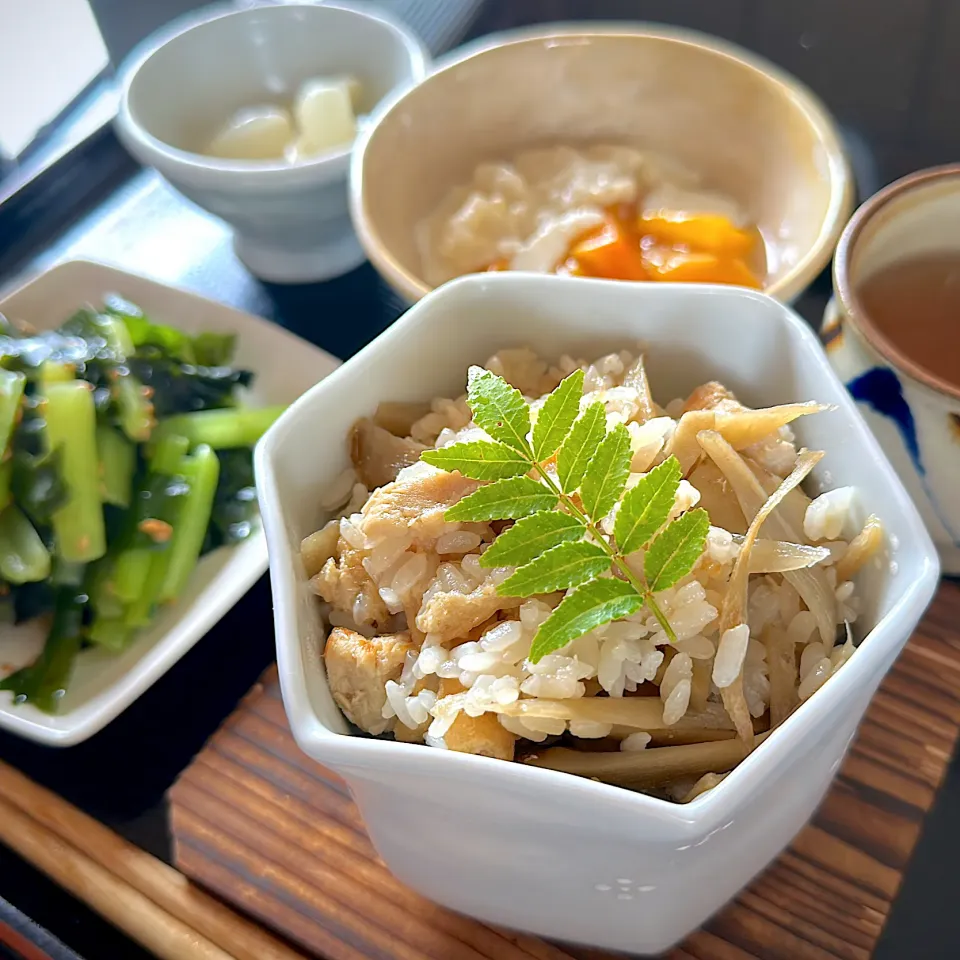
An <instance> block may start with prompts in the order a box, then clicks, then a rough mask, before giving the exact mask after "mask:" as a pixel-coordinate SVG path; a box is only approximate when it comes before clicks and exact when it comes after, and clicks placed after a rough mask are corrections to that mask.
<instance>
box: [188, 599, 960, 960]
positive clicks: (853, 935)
mask: <svg viewBox="0 0 960 960" xmlns="http://www.w3.org/2000/svg"><path fill="white" fill-rule="evenodd" d="M958 620H960V587H958V586H956V585H951V584H945V585H944V586H943V587H942V588H941V590H940V593H939V595H938V597H937V599H936V601H935V602H934V604H933V606H932V607H931V609H930V611H929V612H928V614H927V617H926V619H925V620H924V622H923V624H921V626H920V629H919V630H918V631H917V633H916V634H915V636H914V637H913V638H912V639H911V641H910V643H909V644H908V645H907V647H906V649H905V650H904V652H903V654H902V656H901V657H900V659H899V660H898V662H897V664H896V666H895V667H894V669H893V671H892V672H891V674H890V675H889V677H888V678H887V679H886V681H885V682H884V684H883V686H882V687H881V689H880V691H879V692H878V694H877V696H876V698H875V699H874V702H873V704H872V705H871V707H870V710H869V712H868V714H867V717H866V720H865V721H864V723H863V725H862V727H861V729H860V733H859V735H858V737H857V739H856V741H855V743H854V745H853V747H852V749H851V751H850V753H849V755H848V757H847V760H846V762H845V763H844V765H843V767H842V769H841V771H840V774H839V775H838V777H837V780H836V782H835V784H834V786H833V788H832V790H831V791H830V793H829V795H828V796H827V798H826V800H825V801H824V803H823V805H822V807H821V808H820V810H819V811H818V812H817V814H816V816H815V817H814V819H813V822H812V823H811V824H810V825H809V826H808V827H807V828H806V829H805V830H804V831H803V832H802V833H801V834H800V835H799V836H798V837H797V838H796V840H795V841H794V843H793V845H792V846H791V847H790V849H789V850H787V851H786V852H785V853H784V854H783V855H782V856H781V857H780V858H779V860H777V862H776V863H775V864H774V865H773V866H772V867H770V869H769V870H767V871H766V873H765V874H763V875H762V876H761V877H760V878H759V879H758V880H757V881H755V882H754V883H753V884H752V885H751V886H750V887H749V888H748V889H746V890H745V891H743V893H741V894H740V896H739V897H738V898H737V899H736V900H735V901H734V902H733V903H731V904H730V905H729V906H728V907H727V908H726V909H724V910H723V911H722V912H721V913H720V914H719V915H718V916H717V917H715V918H714V919H713V920H712V921H711V922H710V923H709V925H708V926H707V927H706V928H705V929H704V930H700V931H698V932H697V933H695V934H693V935H692V936H690V937H689V938H688V939H687V940H686V941H685V942H684V943H683V944H682V945H681V946H680V947H679V948H677V949H676V950H674V951H673V952H672V953H671V954H670V957H669V960H751V958H763V960H837V958H840V960H867V958H869V957H870V955H871V952H872V949H873V946H874V944H875V943H876V941H877V938H878V937H879V935H880V932H881V930H882V929H883V924H884V921H885V920H886V917H887V914H888V912H889V910H890V907H891V904H892V902H893V900H894V898H895V896H896V894H897V890H898V888H899V885H900V881H901V878H902V876H903V871H904V869H905V867H906V865H907V861H908V860H909V858H910V855H911V853H912V851H913V848H914V846H915V844H916V842H917V839H918V837H919V834H920V829H921V826H922V823H923V818H924V815H925V814H926V812H927V811H928V810H929V809H930V806H931V805H932V803H933V800H934V797H935V796H936V792H937V789H938V787H939V785H940V782H941V780H942V778H943V775H944V772H945V770H946V767H947V764H948V763H949V760H950V757H951V755H952V753H953V749H954V745H955V743H956V739H957V733H958V730H960V634H958V633H957V628H956V624H957V622H958ZM170 799H171V805H170V806H171V826H172V832H173V837H174V843H175V856H176V863H177V865H178V866H179V868H180V869H181V870H182V871H183V872H184V873H186V874H187V875H188V876H190V877H192V878H193V879H194V880H196V881H198V882H200V883H202V884H205V885H206V886H207V887H209V888H210V889H212V890H214V891H215V892H216V893H218V894H219V895H220V896H222V897H223V898H224V899H225V900H228V901H229V902H231V903H233V904H234V905H235V906H237V907H238V908H240V909H241V910H245V911H247V912H249V913H250V914H252V915H253V916H254V917H256V918H258V919H259V920H261V921H262V922H263V923H265V924H267V925H269V926H272V927H274V928H276V929H277V930H279V931H280V932H281V933H283V934H285V935H286V936H287V937H289V938H290V939H291V940H293V941H294V942H296V943H298V944H300V945H301V946H302V947H303V948H305V949H306V950H308V951H310V952H312V953H313V954H315V955H316V956H317V957H322V958H324V960H327V958H329V960H571V958H574V960H604V958H606V957H607V956H608V955H607V954H603V953H600V952H597V951H589V950H580V949H577V948H572V947H562V948H561V947H558V946H555V945H553V944H549V943H547V942H544V941H542V940H538V939H536V938H534V937H530V936H525V935H522V934H514V933H511V932H508V931H503V930H495V929H492V928H490V927H486V926H484V925H482V924H480V923H477V922H475V921H473V920H469V919H467V918H465V917H461V916H458V915H457V914H454V913H451V912H450V911H448V910H446V909H444V908H443V907H439V906H437V905H435V904H433V903H431V902H429V901H427V900H425V899H424V898H423V897H421V896H419V895H418V894H416V893H414V892H413V891H412V890H409V889H408V888H406V887H404V886H403V885H402V884H400V883H399V882H398V881H396V880H394V879H393V877H392V876H391V875H390V873H389V872H388V871H387V869H386V868H385V867H384V866H383V864H382V863H381V862H380V860H379V858H378V857H377V855H376V853H375V852H374V850H373V847H372V846H371V844H370V841H369V840H368V838H367V835H366V833H365V831H364V829H363V824H362V823H361V821H360V818H359V816H358V813H357V810H356V808H355V806H354V805H353V802H352V800H351V799H350V795H349V792H348V791H347V789H346V787H345V785H344V783H343V781H342V780H340V779H339V778H338V777H337V776H335V775H334V774H332V773H330V772H329V771H327V770H325V769H324V768H322V767H320V766H319V765H317V764H316V763H314V762H313V761H311V760H310V759H308V758H307V757H306V756H305V755H303V754H302V753H301V752H300V750H299V749H298V748H297V746H296V744H295V743H294V742H293V738H292V737H291V735H290V731H289V728H288V726H287V722H286V717H285V716H284V712H283V704H282V703H281V700H280V693H279V688H278V685H277V681H276V675H275V673H274V672H273V671H270V672H269V673H268V674H267V675H266V676H265V677H264V679H263V681H262V682H261V683H260V684H258V685H257V687H255V688H254V690H252V691H251V693H250V694H249V696H248V697H247V698H246V700H245V701H244V702H243V703H242V704H241V705H240V707H239V708H238V709H237V711H236V712H235V713H234V714H233V716H232V717H230V719H229V720H228V721H227V722H226V723H225V724H224V726H223V727H222V728H221V729H220V731H219V732H218V733H217V734H216V735H215V736H214V737H213V738H212V739H211V741H210V742H209V743H208V744H207V746H206V747H205V748H204V750H203V751H202V752H201V753H200V754H199V755H198V756H197V758H196V760H195V761H194V763H193V764H192V765H191V766H190V767H189V768H188V769H187V770H186V771H185V772H184V774H183V775H182V776H181V778H180V779H179V781H178V782H177V783H176V784H175V786H174V787H173V789H172V791H171V796H170Z"/></svg>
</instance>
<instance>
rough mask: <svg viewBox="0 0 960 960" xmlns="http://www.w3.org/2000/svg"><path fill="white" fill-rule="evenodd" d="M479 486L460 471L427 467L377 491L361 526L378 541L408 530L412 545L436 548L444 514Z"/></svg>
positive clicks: (364, 511) (368, 504)
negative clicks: (435, 542)
mask: <svg viewBox="0 0 960 960" xmlns="http://www.w3.org/2000/svg"><path fill="white" fill-rule="evenodd" d="M419 469H420V468H418V471H419ZM479 486H480V484H479V483H478V482H477V481H476V480H468V479H467V478H466V477H462V476H460V474H459V473H446V472H445V471H443V470H433V469H427V468H426V467H424V469H423V471H422V472H417V473H416V475H415V476H413V477H411V478H410V479H406V480H397V481H395V482H393V483H388V484H387V485H386V486H385V487H381V488H380V489H379V490H375V491H374V492H373V494H372V495H371V496H370V499H369V500H368V501H367V502H366V504H364V507H363V510H362V513H363V520H362V521H361V522H360V526H361V529H362V530H363V533H364V535H365V536H366V537H367V538H368V539H369V540H370V541H372V542H374V543H377V542H379V541H381V540H385V539H387V538H388V537H396V536H397V535H398V534H403V533H404V531H406V532H407V534H408V535H409V536H410V538H411V544H412V545H414V546H418V547H424V548H428V549H429V548H432V547H433V543H434V541H435V540H436V539H437V537H438V536H439V535H440V533H441V532H442V531H443V527H444V520H443V515H444V513H446V512H447V510H448V509H449V508H450V507H452V506H453V505H454V504H455V503H457V502H458V501H459V500H462V499H463V498H464V497H465V496H467V494H469V493H473V491H474V490H476V489H477V487H479Z"/></svg>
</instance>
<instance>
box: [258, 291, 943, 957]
mask: <svg viewBox="0 0 960 960" xmlns="http://www.w3.org/2000/svg"><path fill="white" fill-rule="evenodd" d="M637 341H642V342H643V343H644V344H645V345H646V346H647V347H648V348H649V354H648V356H649V364H648V369H649V371H650V377H651V380H652V385H653V390H654V394H655V395H656V396H658V397H662V398H670V397H674V396H681V395H684V394H685V393H686V392H687V391H689V390H690V389H691V388H692V387H693V386H695V385H696V384H699V383H702V382H704V381H706V380H709V379H714V378H716V379H718V380H720V381H722V382H723V383H725V384H727V385H729V386H730V387H731V388H733V389H734V390H735V391H736V392H737V394H738V396H739V397H741V399H742V400H743V401H744V402H745V403H747V404H750V405H753V406H760V405H765V404H774V403H784V402H788V401H795V400H808V399H811V398H816V399H818V400H821V401H824V402H826V403H831V404H835V405H836V406H837V408H838V409H837V410H836V411H834V412H832V413H829V414H822V415H820V416H817V417H804V418H803V419H802V420H801V421H798V425H797V428H796V430H797V434H798V437H799V441H800V442H801V443H803V444H805V445H808V446H810V447H813V448H816V449H823V450H826V451H827V456H826V458H825V460H824V461H823V469H822V470H821V471H820V472H819V473H817V474H815V480H816V482H818V483H823V482H827V474H828V473H829V483H830V485H831V486H833V485H837V486H839V485H846V484H852V485H854V486H856V487H857V488H858V490H859V500H860V504H861V506H862V507H863V509H864V511H868V512H873V513H876V514H878V515H879V516H880V517H882V518H883V521H884V524H885V525H886V528H887V531H888V534H889V538H890V543H891V544H896V547H895V549H894V551H893V554H894V556H895V565H894V563H893V562H888V563H882V564H877V565H875V566H871V567H870V568H869V569H868V570H865V571H864V572H863V575H862V576H861V577H860V578H859V588H860V590H861V592H862V595H863V613H862V617H861V620H859V621H858V623H857V630H858V634H860V635H862V634H863V633H866V636H865V638H864V639H863V641H862V643H861V645H860V648H859V649H858V650H857V652H856V653H855V654H854V656H853V658H852V659H851V660H850V662H849V663H848V664H847V666H846V667H844V669H843V670H841V671H840V672H839V673H838V675H837V676H836V677H834V678H832V679H831V680H830V681H829V682H828V683H827V684H826V685H825V686H824V687H823V688H822V689H821V690H819V691H818V692H817V693H816V694H814V696H813V697H812V698H811V699H810V700H809V701H808V702H806V703H805V704H803V705H802V706H801V707H800V709H799V710H798V711H797V712H796V713H794V714H793V715H792V716H791V717H790V718H789V719H788V720H787V721H786V722H785V723H784V724H783V725H782V726H780V727H779V728H778V729H777V730H775V731H774V732H773V734H772V735H771V736H770V738H769V739H768V740H767V741H766V742H765V743H763V744H762V745H761V746H760V747H759V748H758V749H757V750H756V751H755V752H754V753H753V754H751V756H750V757H748V758H747V759H746V760H745V761H744V762H743V763H742V764H740V766H739V767H737V768H736V769H735V770H734V771H733V772H732V773H731V774H730V776H729V777H727V778H726V779H725V780H724V781H723V782H722V783H721V784H720V785H719V786H718V787H716V788H715V789H714V790H712V791H710V792H709V793H707V794H705V795H703V796H702V797H700V798H698V799H697V800H695V801H694V802H693V803H691V804H687V805H678V804H671V803H667V802H666V801H663V800H658V799H655V798H653V797H650V796H646V795H644V794H640V793H631V792H629V791H627V790H624V789H621V788H619V787H614V786H608V785H606V784H602V783H596V782H594V781H591V780H587V779H582V778H579V777H575V776H570V775H567V774H564V773H558V772H555V771H551V770H544V769H537V768H533V767H528V766H524V765H522V764H519V763H506V762H503V761H500V760H493V759H488V758H486V757H478V756H471V755H468V754H463V753H452V752H448V751H445V750H437V749H431V748H428V747H423V746H415V745H411V744H403V743H394V742H389V741H385V740H378V739H371V738H366V737H355V736H349V735H347V728H346V725H345V723H344V720H343V718H342V716H341V714H340V711H339V710H338V709H337V706H336V704H335V703H334V702H333V699H332V698H331V696H330V692H329V689H328V687H327V681H326V678H325V675H324V670H323V662H322V658H321V647H322V641H323V636H324V628H323V624H322V623H321V619H320V615H319V610H318V604H317V602H316V597H315V596H313V594H312V593H311V591H310V590H309V588H308V586H307V582H306V577H305V575H304V571H303V567H302V565H301V562H300V558H299V552H298V545H299V542H300V538H301V537H302V536H304V535H306V534H308V533H310V532H311V531H313V530H315V529H316V528H317V526H318V523H319V522H320V520H321V516H320V514H319V512H318V507H317V501H318V492H319V491H320V490H322V489H323V488H324V487H325V485H327V484H328V483H330V482H331V481H332V480H333V479H334V478H335V477H336V476H337V474H338V473H339V472H340V471H341V470H343V468H344V467H345V466H346V465H347V462H348V461H347V446H346V439H345V438H346V436H347V431H348V429H349V427H350V425H351V423H352V422H353V421H354V420H355V419H356V418H357V417H360V416H366V415H369V414H371V413H372V412H373V410H374V409H375V407H376V406H377V403H378V402H379V401H381V400H387V399H390V400H422V399H426V398H430V397H434V396H447V397H449V396H457V395H459V394H460V393H462V391H463V383H464V374H465V371H466V368H467V365H468V364H470V363H478V362H479V363H483V362H484V360H485V359H486V358H487V357H488V356H490V355H491V354H492V353H493V352H494V351H496V350H497V349H499V348H501V347H507V346H519V345H523V344H530V345H531V346H533V348H534V349H536V350H538V351H539V352H541V353H542V354H543V355H544V356H546V357H552V358H556V357H558V356H559V355H560V354H561V353H564V352H567V353H570V354H572V355H573V356H581V355H585V356H590V357H595V356H598V355H600V354H602V353H603V352H604V351H606V350H611V349H616V348H619V347H625V346H626V347H629V346H631V345H634V344H636V343H637ZM256 469H257V480H258V489H259V492H260V503H261V511H262V515H263V522H264V527H265V529H266V532H267V543H268V546H269V550H270V566H271V580H272V584H273V598H274V609H275V618H276V628H277V650H278V661H279V667H280V680H281V684H282V689H283V699H284V703H285V705H286V710H287V715H288V717H289V718H290V723H291V726H292V729H293V732H294V735H295V736H296V739H297V742H298V743H299V744H300V746H301V747H302V749H303V750H304V751H305V752H306V753H308V754H309V755H310V756H311V757H313V758H315V759H316V760H318V761H320V762H321V763H323V764H325V765H326V766H329V767H330V768H332V769H333V770H335V771H337V772H338V773H339V774H341V775H342V776H343V777H344V778H345V779H346V781H347V782H348V783H349V785H350V789H351V790H352V791H353V794H354V796H355V797H356V800H357V803H358V804H359V807H360V810H361V812H362V814H363V817H364V819H365V821H366V826H367V828H368V829H369V831H370V835H371V837H372V838H373V842H374V844H375V845H376V847H377V850H378V851H379V852H380V854H381V855H382V856H383V858H384V860H385V861H386V862H387V864H388V866H389V867H390V869H391V870H392V871H393V872H394V873H395V874H396V875H397V876H398V877H399V878H400V879H401V880H402V881H404V882H405V883H408V884H409V885H410V886H412V887H414V888H415V889H417V890H419V891H420V892H421V893H423V894H425V895H426V896H428V897H430V898H432V899H434V900H437V901H439V902H440V903H442V904H444V905H446V906H448V907H451V908H453V909H454V910H458V911H460V912H462V913H466V914H470V915H472V916H474V917H477V918H479V919H481V920H484V921H487V922H489V923H495V924H502V925H505V926H509V927H516V928H519V929H523V930H528V931H531V932H534V933H537V934H540V935H543V936H547V937H551V938H556V939H560V940H566V941H576V942H580V943H585V944H590V945H594V946H598V947H604V948H606V949H612V950H624V951H628V952H631V953H648V952H649V953H653V952H659V951H661V950H664V949H666V948H667V947H669V946H670V945H671V944H673V943H675V942H676V941H677V940H679V939H680V938H681V937H682V936H684V935H685V934H686V933H688V932H689V931H691V930H692V929H694V928H695V927H697V926H698V925H699V924H701V923H702V922H703V921H704V920H705V919H706V918H707V917H708V916H709V915H710V914H711V913H713V912H714V911H715V910H716V909H717V908H718V907H720V906H721V905H722V904H723V903H724V902H725V901H726V900H728V899H729V898H730V897H732V896H733V895H734V894H735V893H736V892H737V890H739V889H740V887H742V886H743V885H744V884H745V883H747V882H748V881H749V880H750V879H751V878H752V877H753V876H754V875H755V874H756V873H758V872H759V871H760V870H761V869H762V868H763V867H764V866H766V865H767V864H768V863H769V862H770V861H771V860H772V859H773V857H775V856H776V854H777V853H778V852H779V851H780V850H781V849H782V848H783V847H784V846H785V845H786V844H787V843H788V842H789V841H790V840H791V838H792V837H793V836H794V835H795V834H796V833H797V831H798V830H799V829H800V827H801V826H802V825H803V824H804V822H805V821H806V820H807V819H808V818H809V816H810V815H811V813H812V812H813V810H814V809H815V807H816V806H817V804H818V803H819V801H820V799H821V797H822V796H823V794H824V792H825V790H826V789H827V786H828V785H829V783H830V780H831V778H832V777H833V775H834V773H835V772H836V770H837V767H838V766H839V765H840V761H841V759H842V758H843V754H844V751H845V750H846V748H847V746H848V744H849V743H850V741H851V739H852V737H853V734H854V731H855V730H856V727H857V725H858V723H859V722H860V720H861V718H862V716H863V713H864V711H865V710H866V707H867V704H868V702H869V700H870V698H871V696H872V694H873V692H874V690H875V689H876V687H877V685H878V684H879V682H880V680H881V678H882V677H883V675H884V673H886V671H887V670H888V669H889V668H890V666H891V664H892V663H893V661H894V659H895V658H896V656H897V654H898V653H899V651H900V649H901V647H903V645H904V643H906V641H907V638H908V637H909V636H910V633H911V631H912V630H913V628H914V627H915V626H916V623H917V621H918V619H919V618H920V615H921V613H922V611H923V609H924V608H925V607H926V605H927V603H928V602H929V601H930V599H931V597H932V595H933V592H934V590H935V588H936V584H937V576H938V568H937V556H936V553H935V551H934V548H933V545H932V543H931V541H930V537H929V536H928V535H927V533H926V530H925V529H924V526H923V523H922V522H921V520H920V517H919V516H918V514H917V511H916V509H915V507H914V506H913V504H912V503H911V501H910V499H909V497H908V496H907V494H906V492H905V491H904V489H903V487H902V486H901V484H900V481H899V480H898V479H897V477H896V475H895V474H894V473H893V470H892V469H891V467H890V465H889V464H888V463H887V461H886V459H885V458H884V456H883V453H882V452H881V451H880V448H879V446H878V445H877V442H876V440H875V439H874V438H873V435H872V434H871V433H870V431H869V430H868V429H867V427H866V426H865V424H864V422H863V420H862V418H861V417H860V415H859V413H858V412H857V410H856V407H855V406H854V404H853V402H852V401H851V399H850V397H849V396H848V394H847V393H846V391H845V390H844V389H843V386H842V384H841V383H840V381H839V380H838V379H837V377H836V375H835V374H834V373H833V370H832V369H831V367H830V364H829V363H828V362H827V359H826V357H825V356H824V353H823V350H822V349H821V347H820V345H819V343H818V342H817V339H816V337H815V336H814V334H813V332H812V331H811V330H810V328H809V327H808V326H807V325H806V324H805V323H804V322H803V321H802V320H801V319H800V318H799V317H798V316H797V315H796V314H795V313H793V312H792V311H791V310H790V309H789V308H788V307H785V306H784V305H782V304H780V303H778V302H777V301H775V300H773V299H771V298H770V297H767V296H765V295H763V294H759V293H753V292H750V291H747V290H741V289H735V288H732V287H723V288H721V287H711V286H697V285H687V286H682V285H671V284H653V283H651V284H627V283H616V282H608V281H602V280H582V279H564V278H559V277H541V276H532V275H521V274H515V275H510V274H496V275H490V274H487V275H477V276H472V277H465V278H463V279H460V280H456V281H453V282H452V283H449V284H447V285H445V286H443V287H441V288H439V289H438V290H436V291H435V292H433V293H430V294H427V296H426V297H424V298H423V300H421V301H420V302H419V303H418V304H417V305H416V306H414V307H413V308H412V309H411V310H410V311H409V312H408V313H407V314H406V315H405V316H404V317H402V318H401V319H400V320H399V321H398V322H397V323H396V324H394V326H393V327H391V328H390V330H388V331H387V332H386V333H384V334H383V335H382V336H380V337H379V338H378V339H377V340H375V341H374V342H373V343H372V344H371V345H370V346H368V347H367V348H366V349H365V350H363V351H361V352H360V353H359V354H357V356H355V357H354V358H353V359H352V360H350V361H349V362H348V363H346V364H344V366H342V367H341V368H340V369H339V370H338V371H337V372H336V373H334V374H333V375H331V376H330V377H328V378H327V379H326V380H325V381H324V382H323V383H321V384H319V385H318V386H316V387H315V388H314V389H313V390H311V391H310V392H309V393H308V394H306V396H304V397H302V398H301V399H300V400H299V401H298V402H297V403H296V404H294V406H293V407H291V408H290V410H289V411H288V412H287V413H286V414H285V415H284V416H283V417H281V419H280V420H279V421H278V422H277V423H276V424H275V425H274V426H273V428H272V429H271V430H270V431H269V432H268V433H267V435H266V436H265V437H264V439H263V441H262V442H261V444H260V446H259V448H258V450H257V454H256Z"/></svg>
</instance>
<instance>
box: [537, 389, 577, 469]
mask: <svg viewBox="0 0 960 960" xmlns="http://www.w3.org/2000/svg"><path fill="white" fill-rule="evenodd" d="M582 396H583V371H582V370H574V371H573V373H571V374H570V376H569V377H566V378H565V379H564V380H562V381H561V382H560V386H558V387H557V389H556V390H554V391H553V393H551V394H550V396H549V397H547V399H546V400H544V402H543V406H542V407H541V408H540V413H539V414H538V415H537V422H536V423H535V424H534V425H533V455H534V457H535V458H536V460H537V461H538V462H540V461H543V460H546V459H547V457H549V456H550V455H551V454H553V453H556V451H557V447H559V446H560V444H561V443H563V441H564V439H566V436H567V434H568V433H570V428H571V427H572V426H573V421H574V420H576V419H577V414H578V413H579V412H580V398H581V397H582Z"/></svg>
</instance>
